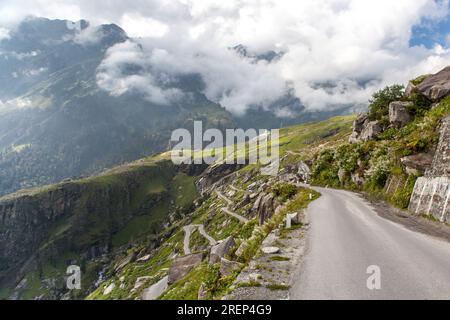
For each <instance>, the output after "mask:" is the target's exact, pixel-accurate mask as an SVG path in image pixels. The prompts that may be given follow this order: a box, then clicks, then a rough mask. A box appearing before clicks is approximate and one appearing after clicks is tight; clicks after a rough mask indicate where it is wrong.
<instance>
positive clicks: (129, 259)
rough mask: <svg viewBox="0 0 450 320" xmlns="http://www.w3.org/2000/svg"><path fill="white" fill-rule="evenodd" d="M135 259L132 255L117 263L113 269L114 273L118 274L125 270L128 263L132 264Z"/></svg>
mask: <svg viewBox="0 0 450 320" xmlns="http://www.w3.org/2000/svg"><path fill="white" fill-rule="evenodd" d="M135 259H136V255H135V254H134V253H132V254H130V255H128V256H127V257H126V258H124V259H122V260H120V261H119V263H118V264H117V265H116V267H115V268H114V271H115V272H116V273H118V272H119V271H120V270H122V269H123V268H125V266H127V265H128V264H129V263H131V262H133V261H134V260H135Z"/></svg>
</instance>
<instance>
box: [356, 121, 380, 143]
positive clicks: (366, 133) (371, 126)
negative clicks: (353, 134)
mask: <svg viewBox="0 0 450 320" xmlns="http://www.w3.org/2000/svg"><path fill="white" fill-rule="evenodd" d="M382 132H383V129H382V128H381V126H380V123H379V122H378V121H371V122H369V123H367V124H366V125H365V126H364V129H363V131H362V132H361V135H360V137H359V139H360V140H361V141H369V140H374V139H375V138H376V137H378V136H379V135H380V134H381V133H382Z"/></svg>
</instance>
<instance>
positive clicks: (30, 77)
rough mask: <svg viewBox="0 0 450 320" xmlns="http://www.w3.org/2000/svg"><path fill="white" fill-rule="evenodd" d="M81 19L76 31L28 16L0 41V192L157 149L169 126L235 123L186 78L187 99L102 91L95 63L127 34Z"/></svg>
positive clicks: (163, 145) (182, 82)
mask: <svg viewBox="0 0 450 320" xmlns="http://www.w3.org/2000/svg"><path fill="white" fill-rule="evenodd" d="M79 25H80V26H81V27H82V29H81V32H80V30H78V31H77V30H76V29H70V28H68V27H67V26H68V22H67V21H61V20H47V19H35V18H33V19H27V20H25V21H24V22H23V23H22V24H21V25H20V26H19V27H18V28H17V30H16V31H14V32H13V33H12V34H11V35H10V37H9V38H8V39H4V40H3V41H1V42H0V48H1V49H0V51H1V55H0V69H1V70H2V71H3V72H2V73H1V75H0V82H1V85H0V97H1V98H0V100H1V101H2V104H1V105H0V115H1V116H0V194H6V193H9V192H13V191H15V190H18V189H21V188H28V187H32V186H36V185H42V184H47V183H50V182H55V181H59V180H62V179H64V178H67V177H73V176H79V175H81V174H88V173H92V172H96V171H99V170H102V169H104V168H106V167H109V166H112V165H114V164H118V163H121V162H125V161H130V160H134V159H137V158H140V157H143V156H146V155H150V154H154V153H155V152H159V151H162V150H164V149H165V148H166V147H167V145H168V142H169V138H170V134H171V132H172V130H173V129H174V128H179V127H189V124H190V123H191V122H192V120H193V119H203V120H204V121H205V122H206V123H209V124H210V125H211V126H215V127H217V126H219V127H220V126H222V125H223V126H225V125H227V126H230V125H232V123H233V121H232V119H231V116H230V115H229V114H228V113H227V112H226V111H225V110H224V109H223V108H222V107H220V106H219V105H217V104H214V103H212V102H211V101H209V100H207V99H206V98H205V97H204V96H203V95H202V94H201V93H200V92H199V91H198V90H196V88H195V86H194V85H192V86H191V87H189V86H188V85H185V84H186V83H190V82H191V81H190V80H189V79H187V78H180V84H179V85H180V86H183V90H184V91H185V92H187V93H189V99H185V100H183V101H182V102H181V101H180V102H178V103H172V104H169V105H161V104H157V103H153V102H151V101H149V100H148V99H146V97H145V96H144V95H143V94H142V93H140V92H127V93H124V94H123V95H121V96H114V95H111V94H109V93H108V92H107V91H105V90H102V89H101V88H99V86H98V85H97V68H98V67H99V65H100V64H101V62H102V60H103V58H104V56H105V52H106V51H107V49H108V48H110V47H111V46H113V45H116V44H120V43H124V42H125V41H127V40H128V38H127V36H126V34H125V33H124V31H123V30H122V29H121V28H120V27H118V26H116V25H102V26H99V27H95V28H94V27H90V26H89V25H88V23H87V22H85V21H82V22H80V24H79ZM69 26H70V25H69ZM128 68H129V72H130V73H133V72H134V71H133V66H132V65H129V66H128ZM137 72H138V71H137Z"/></svg>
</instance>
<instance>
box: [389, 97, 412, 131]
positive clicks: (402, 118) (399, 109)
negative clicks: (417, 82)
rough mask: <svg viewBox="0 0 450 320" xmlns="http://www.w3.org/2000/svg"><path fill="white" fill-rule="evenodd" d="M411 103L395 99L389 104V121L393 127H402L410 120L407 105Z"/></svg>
mask: <svg viewBox="0 0 450 320" xmlns="http://www.w3.org/2000/svg"><path fill="white" fill-rule="evenodd" d="M412 105H413V103H412V102H402V101H395V102H392V103H391V104H389V122H390V124H391V125H392V126H393V127H394V128H397V129H400V128H403V127H404V126H405V125H407V124H408V123H409V122H410V121H411V115H410V114H409V112H408V107H410V106H412Z"/></svg>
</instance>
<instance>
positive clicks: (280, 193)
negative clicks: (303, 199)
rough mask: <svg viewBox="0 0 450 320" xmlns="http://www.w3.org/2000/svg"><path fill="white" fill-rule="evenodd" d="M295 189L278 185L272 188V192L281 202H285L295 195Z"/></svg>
mask: <svg viewBox="0 0 450 320" xmlns="http://www.w3.org/2000/svg"><path fill="white" fill-rule="evenodd" d="M297 191H298V190H297V187H296V186H294V185H292V184H288V183H280V184H277V185H276V186H274V187H273V188H272V192H273V194H274V195H275V196H276V197H279V198H280V200H281V201H282V202H286V201H287V200H289V199H291V198H292V197H293V196H295V195H296V194H297Z"/></svg>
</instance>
